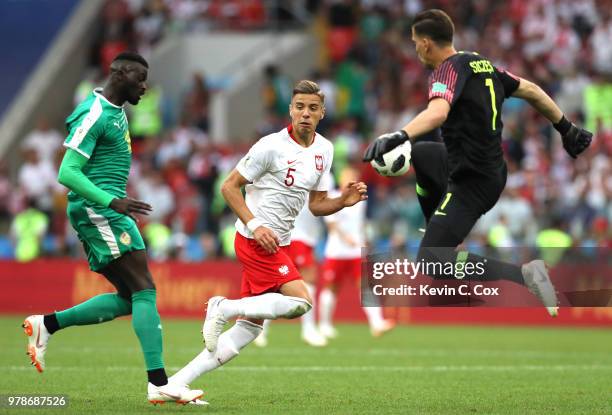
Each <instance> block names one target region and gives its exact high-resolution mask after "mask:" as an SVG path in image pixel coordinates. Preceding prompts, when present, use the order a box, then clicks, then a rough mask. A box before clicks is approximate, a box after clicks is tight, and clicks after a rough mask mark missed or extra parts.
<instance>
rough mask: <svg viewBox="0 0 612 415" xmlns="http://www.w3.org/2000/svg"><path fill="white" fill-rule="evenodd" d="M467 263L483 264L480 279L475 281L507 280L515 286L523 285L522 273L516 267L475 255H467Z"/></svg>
mask: <svg viewBox="0 0 612 415" xmlns="http://www.w3.org/2000/svg"><path fill="white" fill-rule="evenodd" d="M463 252H465V251H463ZM468 262H471V263H474V264H476V263H481V264H484V272H483V274H482V277H481V278H476V279H479V280H482V281H497V280H507V281H512V282H515V283H517V284H521V285H525V281H524V279H523V272H522V271H521V267H520V266H518V265H514V264H510V263H508V262H503V261H499V260H497V259H493V258H488V257H483V256H480V255H475V254H468V256H467V260H466V263H468ZM472 279H474V278H472Z"/></svg>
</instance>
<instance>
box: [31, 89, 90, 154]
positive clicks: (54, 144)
mask: <svg viewBox="0 0 612 415" xmlns="http://www.w3.org/2000/svg"><path fill="white" fill-rule="evenodd" d="M90 92H91V91H90ZM63 141H64V137H63V136H62V135H61V134H60V133H59V131H57V130H55V129H53V128H51V125H50V124H49V120H47V118H45V117H44V116H43V117H41V118H40V119H39V120H38V123H37V125H36V129H34V130H32V131H31V132H30V133H29V134H28V135H27V136H26V137H25V139H24V140H23V143H22V144H21V147H22V149H24V150H32V151H35V152H36V153H38V157H39V158H40V161H41V162H42V163H51V164H55V159H56V156H57V153H58V151H59V149H60V148H61V147H62V142H63Z"/></svg>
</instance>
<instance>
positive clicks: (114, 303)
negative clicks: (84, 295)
mask: <svg viewBox="0 0 612 415" xmlns="http://www.w3.org/2000/svg"><path fill="white" fill-rule="evenodd" d="M131 312H132V304H130V302H129V301H127V300H125V299H123V298H121V297H119V296H118V295H117V294H110V293H109V294H100V295H96V296H95V297H92V298H90V299H89V300H87V301H85V302H84V303H81V304H77V305H75V306H74V307H72V308H69V309H67V310H63V311H58V312H57V313H55V316H56V317H57V322H58V323H59V326H60V328H62V329H63V328H66V327H70V326H85V325H88V324H98V323H103V322H105V321H110V320H113V319H115V318H116V317H119V316H126V315H128V314H130V313H131Z"/></svg>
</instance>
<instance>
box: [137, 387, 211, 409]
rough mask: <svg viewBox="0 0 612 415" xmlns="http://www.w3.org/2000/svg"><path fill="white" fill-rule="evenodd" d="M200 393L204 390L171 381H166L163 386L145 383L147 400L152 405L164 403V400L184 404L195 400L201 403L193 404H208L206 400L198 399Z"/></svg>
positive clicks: (200, 395) (202, 393)
mask: <svg viewBox="0 0 612 415" xmlns="http://www.w3.org/2000/svg"><path fill="white" fill-rule="evenodd" d="M202 395H204V392H203V391H201V390H199V389H189V387H187V386H180V385H175V384H172V383H167V384H165V385H163V386H155V385H154V384H152V383H149V384H148V385H147V400H148V401H149V402H151V403H152V404H153V405H157V404H164V403H166V402H175V403H177V404H180V405H185V404H188V403H191V402H195V401H199V402H202V403H194V405H208V402H206V401H200V399H199V398H201V397H202Z"/></svg>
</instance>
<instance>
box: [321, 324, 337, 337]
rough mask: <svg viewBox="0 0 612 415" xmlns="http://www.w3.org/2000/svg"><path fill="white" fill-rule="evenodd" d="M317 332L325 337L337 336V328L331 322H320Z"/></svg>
mask: <svg viewBox="0 0 612 415" xmlns="http://www.w3.org/2000/svg"><path fill="white" fill-rule="evenodd" d="M319 333H321V335H322V336H325V338H327V339H335V338H336V337H338V330H336V328H335V327H334V326H332V325H331V324H320V325H319Z"/></svg>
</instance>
